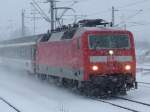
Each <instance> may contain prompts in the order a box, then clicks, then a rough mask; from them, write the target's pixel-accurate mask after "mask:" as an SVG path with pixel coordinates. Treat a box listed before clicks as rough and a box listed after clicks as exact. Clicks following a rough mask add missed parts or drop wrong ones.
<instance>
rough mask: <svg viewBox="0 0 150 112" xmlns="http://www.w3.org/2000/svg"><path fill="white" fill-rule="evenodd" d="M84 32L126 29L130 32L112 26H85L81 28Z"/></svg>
mask: <svg viewBox="0 0 150 112" xmlns="http://www.w3.org/2000/svg"><path fill="white" fill-rule="evenodd" d="M81 30H82V31H83V32H85V31H123V32H124V31H125V32H128V31H127V30H122V29H119V28H112V27H83V28H81Z"/></svg>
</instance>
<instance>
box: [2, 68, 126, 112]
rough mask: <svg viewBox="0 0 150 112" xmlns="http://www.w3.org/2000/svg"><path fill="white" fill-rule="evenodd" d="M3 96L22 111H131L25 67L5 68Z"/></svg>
mask: <svg viewBox="0 0 150 112" xmlns="http://www.w3.org/2000/svg"><path fill="white" fill-rule="evenodd" d="M0 97H2V98H4V99H6V100H7V101H9V102H10V103H11V104H12V105H15V107H16V108H17V109H19V110H20V111H21V112H100V111H101V112H103V111H105V112H127V110H124V109H120V108H117V107H114V106H111V105H109V104H105V103H102V102H99V101H94V100H90V99H88V98H83V97H82V96H78V95H76V94H73V93H72V92H70V91H68V90H67V89H62V88H59V87H56V86H55V85H52V84H49V83H47V82H42V81H40V80H37V79H35V78H34V77H33V76H29V75H27V74H26V73H25V72H23V71H17V72H16V71H13V70H9V69H1V68H0ZM1 108H2V107H1V105H0V109H1ZM9 109H10V108H9V107H8V110H9ZM3 112H7V111H3ZM8 112H9V111H8ZM11 112H13V111H11Z"/></svg>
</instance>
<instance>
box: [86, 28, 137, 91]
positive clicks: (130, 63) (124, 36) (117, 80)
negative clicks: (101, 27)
mask: <svg viewBox="0 0 150 112" xmlns="http://www.w3.org/2000/svg"><path fill="white" fill-rule="evenodd" d="M84 36H85V38H83V42H84V43H85V44H84V67H85V71H84V72H85V76H84V79H85V80H88V81H90V82H92V84H93V85H94V86H98V87H101V88H104V89H106V88H107V90H110V91H113V92H117V93H118V92H126V91H127V90H129V89H131V88H134V87H136V86H137V84H136V58H135V47H134V38H133V35H132V33H131V32H129V31H109V30H108V31H93V32H92V31H89V32H86V33H85V35H84Z"/></svg>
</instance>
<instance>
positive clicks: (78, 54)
mask: <svg viewBox="0 0 150 112" xmlns="http://www.w3.org/2000/svg"><path fill="white" fill-rule="evenodd" d="M107 24H108V23H104V21H102V20H101V19H96V20H82V21H79V23H78V24H77V25H74V26H72V27H71V26H69V27H66V26H64V27H63V28H57V29H56V30H54V31H51V32H48V33H45V34H40V35H34V36H28V37H22V38H16V39H11V40H5V41H1V42H0V60H1V63H3V65H4V64H7V65H11V66H15V67H17V68H23V69H24V70H26V71H28V72H30V73H33V74H36V75H38V77H40V78H42V79H47V78H54V79H56V80H57V81H58V83H61V84H62V85H64V86H70V87H72V88H74V87H75V88H78V89H79V90H81V91H83V92H85V93H97V94H99V95H103V94H118V93H119V94H126V92H127V91H128V90H130V89H132V88H137V83H136V55H135V45H134V37H133V34H132V33H131V32H130V31H127V30H121V29H117V28H111V27H106V25H107ZM102 25H104V26H102Z"/></svg>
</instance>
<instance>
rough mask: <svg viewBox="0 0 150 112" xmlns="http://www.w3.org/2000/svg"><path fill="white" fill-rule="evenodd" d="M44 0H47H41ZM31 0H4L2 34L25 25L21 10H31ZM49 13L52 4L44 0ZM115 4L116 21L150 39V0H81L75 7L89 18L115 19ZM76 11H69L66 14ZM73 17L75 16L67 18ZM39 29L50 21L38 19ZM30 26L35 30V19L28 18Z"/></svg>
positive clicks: (44, 28)
mask: <svg viewBox="0 0 150 112" xmlns="http://www.w3.org/2000/svg"><path fill="white" fill-rule="evenodd" d="M38 1H44V0H38ZM60 1H61V2H59V3H58V6H69V5H70V4H72V2H68V1H71V0H60ZM30 2H31V0H4V1H1V4H0V14H1V17H0V29H1V30H0V36H1V37H2V38H4V37H7V36H8V35H9V33H10V32H13V31H15V30H16V29H18V28H19V27H20V25H21V10H22V9H26V16H29V14H30V13H31V10H32V8H31V6H30ZM40 6H41V7H42V8H43V9H44V10H45V12H46V13H48V10H49V8H48V4H40ZM112 6H114V7H115V8H116V9H117V10H118V11H116V12H115V19H116V20H115V22H116V25H118V24H119V26H120V27H123V26H124V25H125V24H126V26H127V29H128V30H130V31H132V32H133V33H134V35H135V38H136V40H146V41H150V39H149V36H150V31H149V29H150V19H149V18H150V14H149V11H150V0H134V1H133V0H78V3H76V4H75V5H74V6H73V8H74V9H75V10H76V14H79V15H86V17H85V18H103V19H105V20H108V21H111V7H112ZM71 14H73V12H71V11H68V13H66V15H71ZM65 18H66V21H69V22H70V20H72V19H73V18H71V17H70V19H67V18H68V17H65ZM36 23H37V26H36V27H37V31H36V32H37V33H41V32H46V31H47V29H48V28H49V24H48V23H47V22H45V21H41V20H38V21H37V22H36ZM26 26H27V27H28V29H30V30H31V32H33V21H31V19H26Z"/></svg>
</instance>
